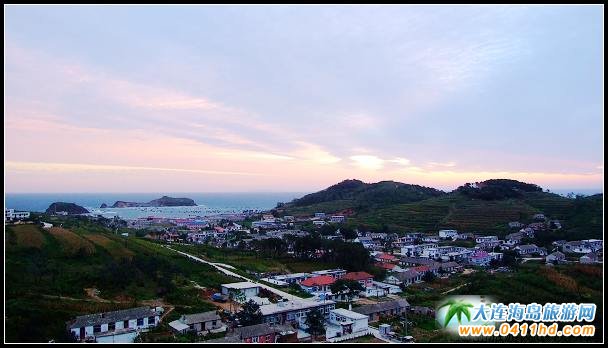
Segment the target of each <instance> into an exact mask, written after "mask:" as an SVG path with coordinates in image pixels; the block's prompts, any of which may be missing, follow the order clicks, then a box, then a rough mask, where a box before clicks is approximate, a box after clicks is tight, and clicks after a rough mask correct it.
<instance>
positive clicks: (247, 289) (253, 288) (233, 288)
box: [222, 282, 260, 302]
mask: <svg viewBox="0 0 608 348" xmlns="http://www.w3.org/2000/svg"><path fill="white" fill-rule="evenodd" d="M239 292H241V293H242V294H243V298H240V299H239V298H235V300H237V301H242V302H247V301H249V300H250V299H252V298H253V297H254V296H258V294H259V293H260V286H259V285H257V284H254V283H252V282H238V283H229V284H222V295H229V294H230V293H235V294H237V293H239Z"/></svg>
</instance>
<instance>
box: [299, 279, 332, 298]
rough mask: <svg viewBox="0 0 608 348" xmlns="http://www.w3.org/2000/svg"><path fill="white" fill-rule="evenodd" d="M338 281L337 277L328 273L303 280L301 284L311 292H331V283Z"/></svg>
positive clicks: (305, 289)
mask: <svg viewBox="0 0 608 348" xmlns="http://www.w3.org/2000/svg"><path fill="white" fill-rule="evenodd" d="M335 282H336V279H335V278H333V277H330V276H328V275H321V276H316V277H312V278H308V279H306V280H303V281H302V282H301V283H300V286H301V287H302V289H303V290H304V291H306V292H307V293H309V294H313V293H317V292H325V293H327V292H331V289H330V287H331V285H332V284H333V283H335Z"/></svg>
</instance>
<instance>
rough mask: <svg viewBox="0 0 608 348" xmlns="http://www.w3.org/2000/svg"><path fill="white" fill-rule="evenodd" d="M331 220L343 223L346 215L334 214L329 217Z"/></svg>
mask: <svg viewBox="0 0 608 348" xmlns="http://www.w3.org/2000/svg"><path fill="white" fill-rule="evenodd" d="M329 221H331V222H333V223H342V222H344V221H346V218H345V217H344V215H332V216H331V218H329Z"/></svg>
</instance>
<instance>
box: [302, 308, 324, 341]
mask: <svg viewBox="0 0 608 348" xmlns="http://www.w3.org/2000/svg"><path fill="white" fill-rule="evenodd" d="M304 324H306V326H307V328H306V332H307V333H309V334H310V335H311V336H313V337H314V336H318V335H322V334H324V333H325V316H324V315H323V313H321V311H320V310H319V309H317V308H315V309H313V310H311V311H310V312H308V313H306V320H305V321H304Z"/></svg>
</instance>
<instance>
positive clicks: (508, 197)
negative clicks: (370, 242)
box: [274, 179, 603, 238]
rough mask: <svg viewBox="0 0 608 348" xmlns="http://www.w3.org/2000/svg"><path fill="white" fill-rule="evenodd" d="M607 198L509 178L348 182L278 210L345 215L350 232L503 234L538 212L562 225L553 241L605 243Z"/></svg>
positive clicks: (285, 212)
mask: <svg viewBox="0 0 608 348" xmlns="http://www.w3.org/2000/svg"><path fill="white" fill-rule="evenodd" d="M602 203H603V195H602V194H596V195H592V196H579V197H572V198H567V197H563V196H560V195H557V194H554V193H550V192H544V191H543V189H542V188H541V187H540V186H538V185H535V184H529V183H524V182H520V181H517V180H511V179H491V180H486V181H482V182H476V183H467V184H464V185H462V186H460V187H458V188H457V189H455V190H453V191H451V192H447V193H446V192H443V191H440V190H436V189H434V188H430V187H423V186H418V185H409V184H404V183H399V182H393V181H381V182H378V183H369V184H368V183H364V182H362V181H360V180H345V181H342V182H340V183H338V184H336V185H332V186H330V187H328V188H326V189H324V190H322V191H319V192H315V193H311V194H308V195H305V196H303V197H301V198H298V199H294V200H293V201H291V202H288V203H282V204H279V205H277V207H276V208H275V209H274V212H276V213H278V214H279V215H294V216H310V215H312V214H314V213H315V212H324V213H326V214H343V215H347V216H348V219H347V223H348V224H350V225H351V226H352V227H356V226H362V227H364V228H372V229H382V228H385V227H386V228H389V229H394V230H401V231H421V232H432V231H435V232H436V231H437V230H439V229H444V228H445V229H457V230H459V231H464V232H475V233H481V234H498V235H505V234H506V233H509V232H513V231H512V229H510V228H509V227H508V223H509V222H511V221H521V222H523V223H529V222H531V221H530V220H531V219H532V216H533V215H534V214H536V213H544V214H545V215H546V216H547V217H548V218H550V219H557V220H560V221H561V224H562V226H563V229H562V230H560V232H559V233H558V232H554V235H555V236H561V237H562V238H568V236H569V235H577V236H579V237H581V238H582V237H586V238H601V237H602V234H603V223H602V214H603V206H602Z"/></svg>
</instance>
